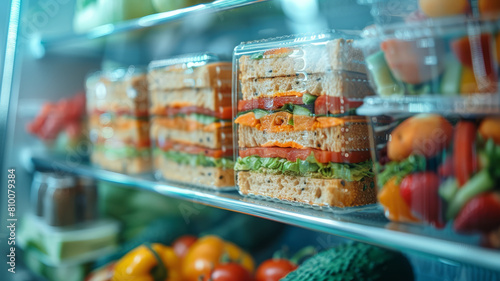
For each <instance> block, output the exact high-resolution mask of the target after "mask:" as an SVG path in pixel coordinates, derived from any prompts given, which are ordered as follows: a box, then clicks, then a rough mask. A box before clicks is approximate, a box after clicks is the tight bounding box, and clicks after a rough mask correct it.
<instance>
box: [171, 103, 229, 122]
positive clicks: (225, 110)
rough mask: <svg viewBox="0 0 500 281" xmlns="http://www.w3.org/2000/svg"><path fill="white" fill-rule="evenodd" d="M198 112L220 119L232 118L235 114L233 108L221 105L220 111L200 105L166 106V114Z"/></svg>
mask: <svg viewBox="0 0 500 281" xmlns="http://www.w3.org/2000/svg"><path fill="white" fill-rule="evenodd" d="M191 113H198V114H203V115H209V116H214V117H217V118H219V119H231V118H232V116H233V109H232V108H231V107H230V106H228V107H220V108H219V110H218V111H213V110H210V109H208V108H204V107H198V106H185V107H166V108H165V115H169V116H170V115H177V114H191Z"/></svg>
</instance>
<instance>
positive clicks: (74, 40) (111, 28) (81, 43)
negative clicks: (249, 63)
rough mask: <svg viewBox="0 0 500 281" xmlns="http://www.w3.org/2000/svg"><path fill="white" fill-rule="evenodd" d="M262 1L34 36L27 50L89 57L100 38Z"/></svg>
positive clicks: (226, 0) (223, 2)
mask: <svg viewBox="0 0 500 281" xmlns="http://www.w3.org/2000/svg"><path fill="white" fill-rule="evenodd" d="M266 1H269V0H217V1H213V2H209V3H205V4H199V5H195V6H191V7H186V8H182V9H177V10H172V11H168V12H163V13H156V14H151V15H147V16H144V17H140V18H136V19H131V20H127V21H124V22H119V23H110V24H105V25H102V26H98V27H95V28H93V29H91V30H89V31H87V32H84V33H67V34H62V35H55V36H54V35H53V36H42V37H41V38H36V37H35V38H32V41H31V42H30V46H29V47H30V50H31V53H32V54H33V55H34V56H35V57H37V58H42V57H43V56H45V55H46V54H47V53H48V52H51V51H52V50H53V49H60V48H64V47H67V46H72V47H74V48H73V49H75V50H73V49H70V51H69V52H68V55H76V54H78V53H79V52H81V51H82V50H84V51H85V53H88V54H91V55H96V54H97V55H98V53H99V52H100V48H101V45H102V42H101V41H99V40H95V39H104V38H108V37H111V36H114V35H119V34H123V33H126V32H131V31H137V30H141V29H145V28H150V27H155V26H158V25H162V24H165V23H169V22H173V21H177V20H180V19H183V18H187V17H190V16H200V15H203V14H213V13H218V12H222V11H227V10H231V9H235V8H239V7H243V6H248V5H251V4H255V3H261V2H266ZM90 42H91V43H90Z"/></svg>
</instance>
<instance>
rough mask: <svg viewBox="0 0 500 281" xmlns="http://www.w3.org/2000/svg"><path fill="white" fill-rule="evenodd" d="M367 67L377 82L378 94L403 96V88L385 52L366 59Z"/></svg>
mask: <svg viewBox="0 0 500 281" xmlns="http://www.w3.org/2000/svg"><path fill="white" fill-rule="evenodd" d="M366 65H367V67H368V70H370V73H371V75H372V77H373V80H374V81H375V84H376V87H377V92H379V93H380V95H382V96H392V95H402V94H403V93H404V89H403V87H402V86H401V85H400V84H398V83H397V82H396V80H395V79H394V77H393V76H392V73H391V70H390V68H389V65H388V64H387V61H386V60H385V55H384V52H382V51H381V52H378V53H375V54H373V55H370V56H368V57H366Z"/></svg>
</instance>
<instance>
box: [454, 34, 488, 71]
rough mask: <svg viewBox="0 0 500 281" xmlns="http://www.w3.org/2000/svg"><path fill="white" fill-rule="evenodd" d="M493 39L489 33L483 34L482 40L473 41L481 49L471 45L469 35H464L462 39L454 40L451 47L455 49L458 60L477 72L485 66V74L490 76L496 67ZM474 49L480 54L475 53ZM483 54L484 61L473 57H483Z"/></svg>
mask: <svg viewBox="0 0 500 281" xmlns="http://www.w3.org/2000/svg"><path fill="white" fill-rule="evenodd" d="M471 39H472V38H471ZM491 40H492V38H491V36H490V35H489V34H481V37H480V40H474V41H473V44H474V45H477V48H478V49H479V50H475V49H473V48H472V47H471V42H470V39H469V37H463V38H461V39H458V40H455V41H453V42H452V43H451V49H452V50H453V53H454V54H455V56H456V57H457V58H458V60H459V61H460V62H461V63H462V64H464V65H465V66H467V67H469V68H472V69H474V70H475V71H474V72H475V73H476V71H477V70H479V69H480V68H482V67H483V66H484V69H485V72H486V73H484V74H485V75H483V76H485V77H489V76H490V74H491V73H492V71H493V69H494V67H493V60H492V54H491V45H492V41H491ZM473 50H474V51H476V52H480V54H473V53H474V52H473ZM481 55H482V61H477V62H476V61H473V58H475V59H478V58H481Z"/></svg>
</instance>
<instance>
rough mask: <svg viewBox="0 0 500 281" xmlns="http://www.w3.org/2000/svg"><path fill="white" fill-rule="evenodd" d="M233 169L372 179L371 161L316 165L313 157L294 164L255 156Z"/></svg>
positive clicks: (281, 159)
mask: <svg viewBox="0 0 500 281" xmlns="http://www.w3.org/2000/svg"><path fill="white" fill-rule="evenodd" d="M234 169H235V170H237V171H255V172H261V173H264V172H265V173H273V174H285V175H291V176H301V177H313V178H327V179H344V180H347V181H359V180H361V179H363V178H364V177H373V172H372V162H371V161H366V162H362V163H356V164H342V163H332V162H330V163H318V162H317V161H316V159H315V158H314V157H313V156H309V157H308V158H307V159H306V160H300V159H297V160H296V161H294V162H292V161H288V160H287V159H284V158H262V157H259V156H256V155H252V156H248V157H244V158H241V157H239V158H238V160H237V161H236V164H235V166H234Z"/></svg>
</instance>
